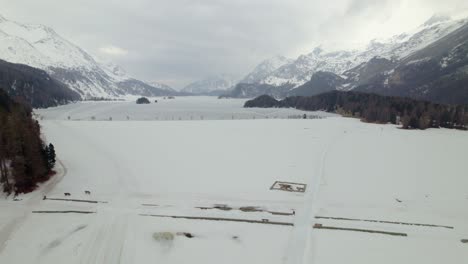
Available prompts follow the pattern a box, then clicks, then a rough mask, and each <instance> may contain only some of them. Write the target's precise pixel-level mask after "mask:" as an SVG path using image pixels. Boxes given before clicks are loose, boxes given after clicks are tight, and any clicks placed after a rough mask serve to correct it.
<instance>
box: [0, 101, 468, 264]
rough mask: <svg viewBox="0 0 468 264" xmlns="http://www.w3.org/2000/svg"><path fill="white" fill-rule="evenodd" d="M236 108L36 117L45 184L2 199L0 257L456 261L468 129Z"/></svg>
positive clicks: (119, 109)
mask: <svg viewBox="0 0 468 264" xmlns="http://www.w3.org/2000/svg"><path fill="white" fill-rule="evenodd" d="M243 103H244V101H243V100H218V99H216V98H209V97H201V98H197V97H192V98H176V99H175V100H174V101H163V102H161V103H158V104H151V105H135V104H134V103H133V102H101V103H98V102H86V103H77V104H72V105H67V106H62V107H58V108H51V109H45V110H38V111H36V112H37V114H38V115H39V116H41V117H42V118H43V120H41V121H40V123H41V126H42V129H43V133H44V137H45V138H46V139H47V141H50V142H53V144H54V145H55V147H56V150H57V155H58V157H59V159H60V162H59V163H58V165H57V171H58V175H57V176H56V177H54V178H53V179H51V180H50V181H49V182H47V183H45V184H44V185H42V186H40V188H39V189H38V190H37V191H35V192H34V193H31V194H27V195H22V196H19V197H17V201H14V200H13V198H12V197H8V198H1V199H0V211H1V212H2V213H1V214H0V263H28V264H29V263H47V264H50V263H57V264H59V263H168V264H172V263H174V264H183V263H233V264H234V263H236V264H237V263H246V264H249V263H252V264H259V263H268V264H276V263H278V264H283V263H320V264H332V263H333V264H334V263H359V264H363V263H364V264H367V263H369V264H370V263H383V264H387V263H388V264H394V263H404V264H415V263H425V264H427V263H432V264H440V263H455V264H458V263H460V264H461V263H466V260H467V259H468V245H467V244H464V243H462V242H461V240H462V239H468V210H467V208H468V189H467V188H466V186H468V177H467V175H468V174H467V171H466V165H465V164H466V150H467V149H468V133H467V132H464V131H455V130H446V129H438V130H436V129H431V130H426V131H406V130H401V129H398V128H397V127H395V126H393V125H375V124H366V123H362V122H360V121H359V120H356V119H349V118H342V117H337V116H335V115H329V114H325V113H309V114H310V115H315V114H317V115H320V116H327V118H323V119H307V120H303V119H287V117H288V116H290V115H300V114H302V113H303V112H302V111H297V110H292V109H281V110H279V109H243V108H242V105H243ZM233 114H234V115H235V116H236V117H238V118H235V120H232V118H231V116H232V115H233ZM253 114H257V115H258V116H257V118H256V119H255V120H254V119H253V118H252V117H251V116H252V115H253ZM128 115H129V116H131V119H130V121H127V119H126V116H128ZM156 115H157V116H158V117H159V120H160V121H161V120H164V118H163V117H172V116H178V115H179V116H181V117H182V116H185V117H190V116H191V115H193V116H196V115H203V116H204V117H205V120H199V121H196V122H195V121H190V119H187V118H181V119H185V120H182V121H179V120H178V118H174V119H175V121H173V122H172V121H171V122H155V121H157V119H156V118H154V119H153V118H152V117H154V116H156ZM262 115H263V116H268V117H269V119H266V117H264V118H260V116H262ZM275 115H277V117H278V118H277V119H274V118H272V117H274V116H275ZM68 116H70V117H71V118H70V120H68ZM92 116H95V117H96V121H90V118H91V117H92ZM110 116H111V117H113V121H112V122H109V121H99V120H105V119H107V120H108V117H110ZM241 117H245V119H243V120H238V119H240V118H241ZM280 117H282V118H280ZM222 119H224V120H222ZM150 120H151V121H150ZM170 120H172V118H170ZM277 181H279V182H283V184H286V185H287V183H295V184H303V185H307V187H306V189H305V192H296V191H291V189H288V188H287V186H286V185H283V187H284V188H283V189H281V188H280V187H278V189H279V190H278V189H273V190H272V189H271V187H272V186H280V185H279V184H276V185H274V184H275V182H277ZM303 185H298V186H303ZM293 186H296V185H293ZM85 191H89V192H90V194H86V193H85ZM64 193H70V196H65V195H64ZM44 195H45V196H46V198H47V199H46V200H43V196H44ZM65 199H69V200H65ZM317 224H319V225H317ZM314 226H316V228H313V227H314ZM328 228H332V229H328ZM333 228H335V229H333ZM337 228H338V229H337ZM356 230H373V231H379V232H380V233H368V232H361V231H356ZM385 232H386V233H387V234H385ZM161 234H165V237H167V239H155V237H159V236H160V235H161ZM389 234H390V235H389ZM392 234H394V235H392ZM25 252H27V254H25Z"/></svg>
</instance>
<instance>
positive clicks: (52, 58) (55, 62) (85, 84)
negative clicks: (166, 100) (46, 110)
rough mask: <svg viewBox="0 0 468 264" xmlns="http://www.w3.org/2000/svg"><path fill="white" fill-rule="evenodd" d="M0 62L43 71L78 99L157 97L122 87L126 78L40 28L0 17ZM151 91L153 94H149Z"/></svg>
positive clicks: (140, 87)
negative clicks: (131, 95)
mask: <svg viewBox="0 0 468 264" xmlns="http://www.w3.org/2000/svg"><path fill="white" fill-rule="evenodd" d="M0 59H3V60H6V61H9V62H12V63H20V64H26V65H29V66H31V67H35V68H39V69H42V70H45V71H46V72H47V73H49V74H50V75H51V76H52V77H53V78H55V79H57V80H59V81H61V82H63V83H64V84H66V85H67V86H69V87H70V88H71V89H73V90H75V91H76V92H78V93H79V94H80V96H81V97H82V98H90V97H117V96H121V95H126V94H128V92H129V91H130V92H131V94H134V95H143V93H140V90H141V91H143V92H144V93H145V94H148V92H149V93H150V94H152V93H153V92H154V93H155V94H157V95H159V94H160V93H161V92H164V91H162V90H160V89H159V88H157V87H152V86H151V85H147V84H146V85H147V86H149V87H146V86H145V85H141V83H139V84H138V85H133V87H131V89H126V88H127V87H126V86H125V85H126V84H128V81H129V80H134V79H132V78H131V77H129V76H128V75H127V74H126V73H125V71H124V70H123V69H122V68H120V67H118V66H117V65H115V64H112V63H102V62H98V61H97V60H95V59H94V58H93V57H92V56H90V55H89V54H88V53H86V52H85V51H84V50H82V49H81V48H80V47H78V46H76V45H74V44H73V43H71V42H69V41H68V40H66V39H64V38H62V37H61V36H60V35H58V34H57V33H56V32H55V31H54V30H53V29H51V28H49V27H46V26H43V25H30V24H22V23H18V22H15V21H10V20H7V19H5V18H4V17H1V16H0ZM153 90H154V91H153Z"/></svg>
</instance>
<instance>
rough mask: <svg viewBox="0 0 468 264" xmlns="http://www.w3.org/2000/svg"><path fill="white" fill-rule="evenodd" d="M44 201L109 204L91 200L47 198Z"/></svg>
mask: <svg viewBox="0 0 468 264" xmlns="http://www.w3.org/2000/svg"><path fill="white" fill-rule="evenodd" d="M44 200H51V201H66V202H77V203H107V202H102V201H91V200H78V199H63V198H46V199H44Z"/></svg>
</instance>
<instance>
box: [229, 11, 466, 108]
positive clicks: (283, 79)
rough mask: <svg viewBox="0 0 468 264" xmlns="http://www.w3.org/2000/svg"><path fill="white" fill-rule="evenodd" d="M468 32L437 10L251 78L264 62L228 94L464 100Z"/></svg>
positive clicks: (464, 25)
mask: <svg viewBox="0 0 468 264" xmlns="http://www.w3.org/2000/svg"><path fill="white" fill-rule="evenodd" d="M467 32H468V20H467V19H459V20H452V19H451V18H449V17H446V16H437V15H436V16H433V17H431V18H430V19H429V20H428V21H427V22H425V23H424V24H423V25H421V26H420V27H418V28H417V29H415V30H412V31H410V32H406V33H403V34H399V35H396V36H394V37H392V38H390V39H386V40H373V41H371V42H370V43H369V44H368V45H367V46H366V47H365V48H364V49H361V50H341V51H330V52H327V51H326V50H325V49H324V48H322V47H318V48H315V49H314V50H313V51H312V52H311V53H309V54H305V55H301V56H299V57H298V58H297V59H296V60H293V61H290V60H284V61H285V63H284V64H283V65H279V64H281V63H278V64H276V65H275V66H276V67H270V68H269V69H268V70H267V71H265V72H263V73H262V74H261V76H260V77H259V78H252V77H251V76H255V73H256V72H257V71H258V70H257V68H263V65H264V64H265V62H262V63H261V64H260V65H259V66H257V68H255V70H254V71H253V72H252V73H250V74H248V75H247V76H246V77H245V78H244V79H243V81H242V82H243V83H242V82H241V83H239V84H237V85H236V87H235V88H234V89H233V90H232V91H231V92H230V93H229V94H228V95H227V96H230V97H246V98H247V97H255V96H258V95H262V94H269V95H272V96H275V97H286V96H294V95H303V96H310V95H315V94H319V93H322V92H327V91H331V90H356V91H365V92H371V93H380V94H385V95H396V96H407V97H413V98H417V99H425V100H431V101H436V102H442V103H462V104H468V87H467V84H466V83H467V82H466V81H467V80H468V70H467V68H468V60H467V54H468V47H467V41H468V33H467ZM273 60H275V59H273ZM267 64H268V62H267Z"/></svg>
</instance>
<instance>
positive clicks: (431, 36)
mask: <svg viewBox="0 0 468 264" xmlns="http://www.w3.org/2000/svg"><path fill="white" fill-rule="evenodd" d="M466 22H467V21H466V20H451V19H450V18H447V17H443V16H433V17H432V18H430V19H429V20H428V21H427V22H426V23H424V24H423V25H422V26H420V27H419V28H417V29H415V30H413V31H410V32H407V33H403V34H400V35H397V36H394V37H392V38H390V39H386V40H373V41H371V43H369V45H367V47H366V48H364V49H361V50H341V51H326V50H325V49H322V48H321V47H320V48H315V49H314V50H313V51H312V52H311V53H309V54H306V55H301V56H299V57H298V58H297V59H296V60H294V61H292V62H290V63H286V64H284V65H282V66H280V67H279V68H278V69H276V70H274V71H272V72H271V73H270V74H267V75H266V76H264V77H262V78H260V79H257V80H256V83H259V84H269V85H272V86H277V87H279V86H283V85H285V84H288V85H293V86H294V87H298V86H300V85H302V84H304V83H306V82H307V81H309V80H310V79H311V77H312V75H313V74H314V73H316V72H332V73H334V74H337V75H340V76H341V75H342V74H343V73H344V72H346V71H348V70H350V69H352V68H355V67H356V66H358V65H360V64H362V63H365V62H368V61H369V60H371V59H372V58H374V57H377V56H378V57H382V58H386V59H388V60H395V59H397V60H399V59H403V58H405V57H407V56H409V55H411V54H413V53H414V52H416V51H418V50H421V49H423V48H425V47H427V46H428V45H430V44H431V43H434V42H435V41H437V40H439V39H441V38H443V37H444V36H447V35H448V34H449V33H451V32H453V31H455V30H456V29H458V28H460V27H462V26H463V25H464V24H465V23H466ZM262 64H263V63H262ZM262 64H260V65H259V66H258V67H261V66H262ZM254 72H255V71H254ZM252 74H253V73H252ZM250 75H251V74H249V75H248V76H250ZM246 79H247V78H246ZM246 79H244V80H246Z"/></svg>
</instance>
